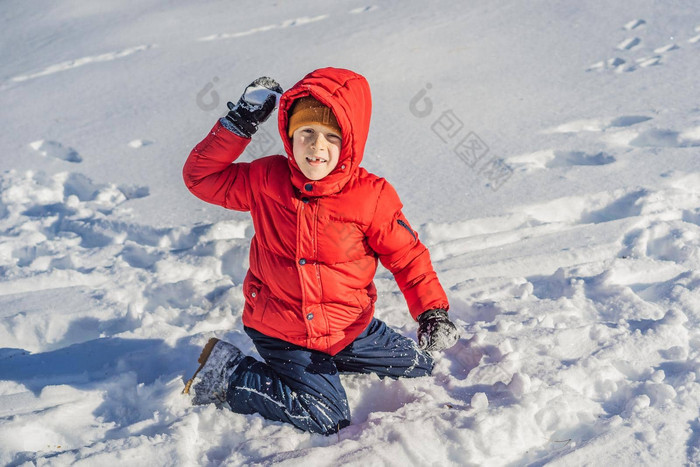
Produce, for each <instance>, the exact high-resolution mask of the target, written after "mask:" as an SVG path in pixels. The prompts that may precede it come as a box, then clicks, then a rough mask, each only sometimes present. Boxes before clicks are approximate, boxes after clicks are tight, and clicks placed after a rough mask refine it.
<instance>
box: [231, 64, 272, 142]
mask: <svg viewBox="0 0 700 467" xmlns="http://www.w3.org/2000/svg"><path fill="white" fill-rule="evenodd" d="M283 92H284V91H283V90H282V87H281V86H280V85H279V84H278V83H277V81H275V80H274V79H272V78H268V77H267V76H263V77H261V78H258V79H256V80H255V81H253V82H252V83H250V84H249V85H248V87H246V88H245V91H244V92H243V95H242V96H241V98H240V99H239V100H238V102H237V103H236V104H234V103H233V102H229V103H228V104H227V105H228V108H229V110H230V112H229V113H228V115H226V117H225V118H226V120H228V121H229V122H230V123H231V124H232V125H233V127H234V129H235V130H236V131H234V133H236V134H238V135H240V136H243V137H246V138H250V137H251V136H253V134H255V132H256V131H258V125H260V124H261V123H263V122H264V121H265V120H267V119H268V118H269V117H270V114H271V113H272V111H273V110H275V108H276V107H277V104H278V103H279V99H280V96H281V95H282V93H283Z"/></svg>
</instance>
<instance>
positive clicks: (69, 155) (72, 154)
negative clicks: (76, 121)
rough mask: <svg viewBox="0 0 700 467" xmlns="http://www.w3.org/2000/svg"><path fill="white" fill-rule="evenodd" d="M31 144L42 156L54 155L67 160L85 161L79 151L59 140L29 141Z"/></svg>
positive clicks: (56, 157)
mask: <svg viewBox="0 0 700 467" xmlns="http://www.w3.org/2000/svg"><path fill="white" fill-rule="evenodd" d="M29 146H30V147H31V148H32V149H34V150H35V151H36V152H38V153H39V154H41V155H42V156H46V157H53V158H55V159H61V160H64V161H66V162H74V163H79V162H82V161H83V158H82V157H80V154H78V151H76V150H75V149H73V148H71V147H66V146H64V145H62V144H61V143H59V142H58V141H46V140H43V139H40V140H38V141H34V142H33V143H29Z"/></svg>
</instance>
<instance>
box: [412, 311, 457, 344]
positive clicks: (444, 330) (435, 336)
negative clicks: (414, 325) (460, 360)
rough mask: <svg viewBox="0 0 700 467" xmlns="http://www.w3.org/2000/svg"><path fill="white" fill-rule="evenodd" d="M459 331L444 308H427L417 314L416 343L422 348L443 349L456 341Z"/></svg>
mask: <svg viewBox="0 0 700 467" xmlns="http://www.w3.org/2000/svg"><path fill="white" fill-rule="evenodd" d="M458 339H459V331H458V330H457V326H455V325H454V323H452V321H450V320H449V318H448V317H447V312H446V311H445V310H440V309H435V310H428V311H426V312H424V313H421V314H420V315H418V345H419V347H420V348H421V349H423V350H445V349H449V348H450V347H452V346H453V345H455V344H456V343H457V340H458Z"/></svg>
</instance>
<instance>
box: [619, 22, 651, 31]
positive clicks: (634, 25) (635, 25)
mask: <svg viewBox="0 0 700 467" xmlns="http://www.w3.org/2000/svg"><path fill="white" fill-rule="evenodd" d="M646 24H647V22H646V21H644V20H643V19H633V20H632V21H630V22H629V23H627V24H625V25H624V26H623V27H622V28H623V29H625V30H626V31H632V30H633V29H637V28H641V27H642V26H644V25H646Z"/></svg>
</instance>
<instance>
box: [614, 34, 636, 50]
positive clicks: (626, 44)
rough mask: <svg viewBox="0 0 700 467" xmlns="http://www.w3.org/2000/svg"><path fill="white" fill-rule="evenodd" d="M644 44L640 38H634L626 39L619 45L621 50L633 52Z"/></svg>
mask: <svg viewBox="0 0 700 467" xmlns="http://www.w3.org/2000/svg"><path fill="white" fill-rule="evenodd" d="M641 43H642V40H641V39H640V38H639V37H632V38H630V39H625V40H624V41H622V42H620V43H619V44H618V45H617V48H618V49H619V50H631V49H633V48H635V47H637V46H638V45H639V44H641Z"/></svg>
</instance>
